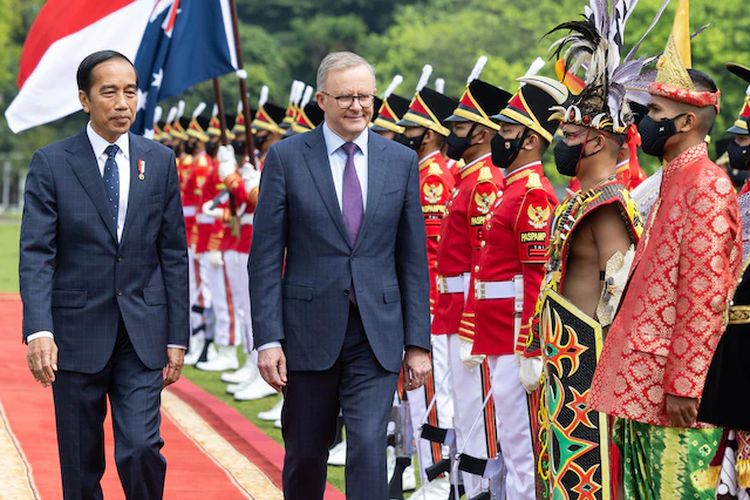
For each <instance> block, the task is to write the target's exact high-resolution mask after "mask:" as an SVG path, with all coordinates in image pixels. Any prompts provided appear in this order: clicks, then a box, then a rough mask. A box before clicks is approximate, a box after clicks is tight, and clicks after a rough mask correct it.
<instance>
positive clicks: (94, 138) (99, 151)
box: [86, 122, 130, 160]
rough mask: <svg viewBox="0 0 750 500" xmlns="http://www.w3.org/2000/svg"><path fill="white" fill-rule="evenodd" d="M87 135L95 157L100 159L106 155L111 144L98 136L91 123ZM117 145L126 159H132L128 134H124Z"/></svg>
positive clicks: (87, 126) (118, 139)
mask: <svg viewBox="0 0 750 500" xmlns="http://www.w3.org/2000/svg"><path fill="white" fill-rule="evenodd" d="M86 135H88V138H89V142H90V143H91V148H92V149H93V150H94V157H95V158H99V157H100V156H101V155H103V154H104V150H105V149H107V146H109V145H110V143H109V142H107V140H106V139H104V138H103V137H102V136H100V135H99V134H97V133H96V132H95V131H94V128H93V127H92V126H91V122H89V123H88V124H87V125H86ZM115 144H117V146H118V147H119V148H120V151H122V154H123V155H124V156H125V159H126V160H127V159H129V158H130V136H129V134H128V133H127V132H126V133H124V134H122V135H121V136H120V137H118V138H117V140H116V141H115Z"/></svg>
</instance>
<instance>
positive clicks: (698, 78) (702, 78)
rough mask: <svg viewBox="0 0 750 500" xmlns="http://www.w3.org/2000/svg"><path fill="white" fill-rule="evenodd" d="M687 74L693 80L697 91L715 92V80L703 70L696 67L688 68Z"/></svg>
mask: <svg viewBox="0 0 750 500" xmlns="http://www.w3.org/2000/svg"><path fill="white" fill-rule="evenodd" d="M687 71H688V75H690V79H691V80H692V81H693V85H695V88H696V89H697V90H698V91H699V92H716V91H717V90H719V87H717V86H716V82H715V81H714V80H713V78H711V77H710V76H708V75H707V74H706V73H704V72H703V71H700V70H697V69H692V68H691V69H689V70H687Z"/></svg>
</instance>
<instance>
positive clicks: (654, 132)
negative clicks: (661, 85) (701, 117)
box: [638, 113, 685, 158]
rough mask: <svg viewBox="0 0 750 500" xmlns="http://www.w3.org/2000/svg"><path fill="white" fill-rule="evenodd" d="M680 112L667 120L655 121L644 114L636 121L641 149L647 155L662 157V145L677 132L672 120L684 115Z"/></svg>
mask: <svg viewBox="0 0 750 500" xmlns="http://www.w3.org/2000/svg"><path fill="white" fill-rule="evenodd" d="M684 114H685V113H681V114H679V115H677V116H675V117H674V118H670V119H669V120H661V121H658V122H657V121H655V120H654V119H653V118H651V117H650V116H649V115H646V116H644V117H643V119H641V121H640V122H639V123H638V133H639V134H641V149H643V152H644V153H646V154H647V155H651V156H656V157H657V158H664V147H665V146H666V144H667V141H668V140H669V138H670V137H672V136H673V135H676V134H677V127H676V126H675V124H674V121H675V120H676V119H677V118H679V117H681V116H682V115H684Z"/></svg>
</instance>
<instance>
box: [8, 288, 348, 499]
mask: <svg viewBox="0 0 750 500" xmlns="http://www.w3.org/2000/svg"><path fill="white" fill-rule="evenodd" d="M0 318H2V320H0V324H2V327H3V328H2V335H0V366H2V367H3V369H2V370H0V404H2V408H1V410H4V417H5V419H4V421H3V419H2V418H0V450H2V453H4V455H3V460H2V461H0V498H43V499H59V498H61V496H62V495H61V487H60V472H59V462H58V458H57V442H56V434H55V423H54V410H53V405H52V393H51V390H50V389H44V388H42V387H41V386H40V385H39V384H38V383H37V382H35V381H34V379H33V378H32V376H31V373H30V372H29V371H28V368H27V366H26V360H25V345H23V344H22V343H21V341H20V338H21V334H20V325H21V303H20V300H19V299H18V297H17V296H16V295H0ZM169 392H170V394H168V395H165V397H164V407H165V412H164V413H165V414H164V418H163V419H162V437H163V438H164V440H165V442H166V444H165V446H164V449H163V453H164V455H165V456H166V458H167V463H168V467H167V481H166V487H165V488H166V491H165V498H167V499H180V500H182V499H186V500H188V499H196V500H197V499H201V500H202V499H206V498H220V499H221V500H234V499H242V498H257V499H259V500H266V499H272V498H281V491H280V490H281V472H280V471H281V466H282V463H283V453H284V452H283V449H282V447H281V446H280V445H278V444H277V443H276V442H275V441H273V440H272V439H271V438H269V437H268V436H266V435H265V434H263V432H262V431H260V430H259V429H258V428H257V427H255V426H254V425H252V423H251V422H249V421H248V420H246V419H245V418H244V417H243V416H242V415H240V414H239V413H238V412H237V411H236V410H234V409H233V408H230V407H228V406H227V405H225V404H224V403H222V402H221V401H219V400H218V399H217V398H215V397H213V396H212V395H210V394H207V393H206V392H204V391H203V390H202V389H200V388H198V387H197V386H195V385H193V384H191V383H190V382H189V381H187V380H185V379H183V380H181V381H180V382H178V383H177V384H175V386H173V389H170V391H169ZM2 413H3V411H0V417H2V416H3V415H2ZM167 414H168V415H169V416H168V415H167ZM105 431H106V435H107V464H108V467H107V472H106V473H105V475H104V478H103V480H102V487H103V488H104V497H105V498H106V499H108V500H109V499H121V498H124V495H123V493H122V489H121V487H120V484H119V480H118V478H117V473H116V469H115V467H114V458H113V442H112V431H111V423H110V421H109V419H108V421H107V423H106V424H105ZM8 450H10V451H8ZM5 453H7V454H5ZM9 456H10V457H11V458H13V457H14V456H15V460H12V459H11V458H8V457H9ZM11 483H13V484H11ZM14 487H15V488H16V489H14ZM343 498H344V495H343V494H341V492H339V491H338V490H336V489H334V488H333V487H331V486H330V485H329V487H328V490H327V492H326V499H332V500H339V499H343Z"/></svg>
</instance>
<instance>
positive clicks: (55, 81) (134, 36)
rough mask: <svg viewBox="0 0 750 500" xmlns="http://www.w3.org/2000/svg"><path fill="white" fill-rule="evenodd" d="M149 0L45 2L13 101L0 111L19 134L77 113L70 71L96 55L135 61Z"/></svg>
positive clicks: (151, 4) (26, 50)
mask: <svg viewBox="0 0 750 500" xmlns="http://www.w3.org/2000/svg"><path fill="white" fill-rule="evenodd" d="M154 5H155V2H154V0H106V1H102V0H96V1H91V0H48V1H47V3H45V4H44V6H43V7H42V9H41V10H40V12H39V15H38V16H37V18H36V20H35V21H34V24H33V25H32V26H31V29H30V30H29V33H28V35H27V37H26V42H25V44H24V47H23V52H22V54H21V59H20V61H19V72H18V79H17V83H18V89H19V91H18V95H17V96H16V98H15V99H14V100H13V102H11V104H10V106H9V107H8V109H7V110H6V111H5V118H6V119H7V120H8V126H9V127H10V129H11V130H12V131H13V132H16V133H18V132H20V131H22V130H26V129H29V128H32V127H36V126H37V125H42V124H44V123H48V122H51V121H54V120H57V119H58V118H62V117H64V116H67V115H69V114H71V113H75V112H76V111H78V110H80V109H81V104H80V102H79V101H78V88H77V85H76V70H77V69H78V65H79V64H80V62H81V61H82V60H83V59H84V58H85V57H86V56H87V55H89V54H91V53H92V52H95V51H97V50H104V49H111V50H116V51H118V52H120V53H122V54H123V55H125V56H127V57H128V58H130V59H131V60H133V59H134V58H135V55H136V52H137V51H138V46H139V45H140V42H141V38H142V36H143V32H144V30H145V29H146V25H147V24H148V21H149V16H150V15H151V13H152V11H153V10H154Z"/></svg>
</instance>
